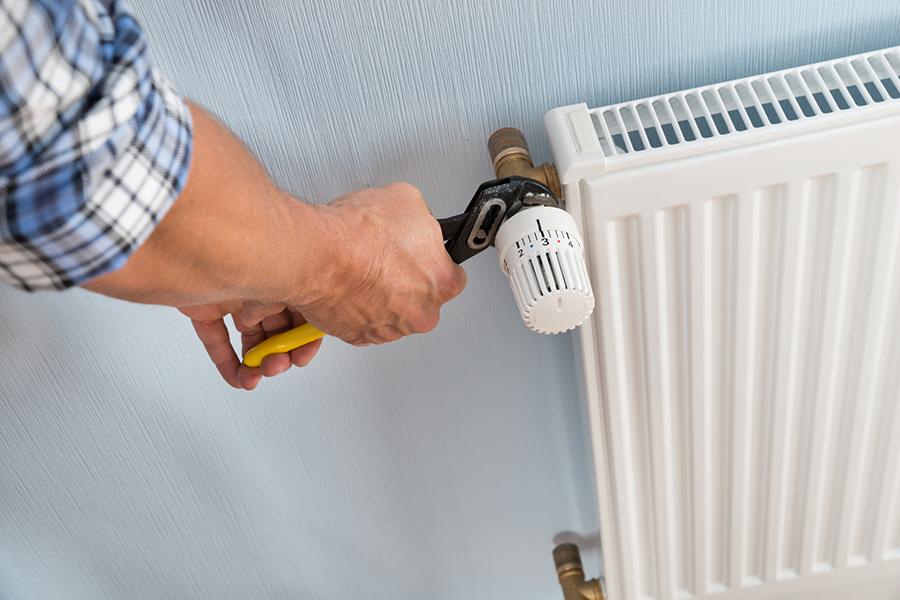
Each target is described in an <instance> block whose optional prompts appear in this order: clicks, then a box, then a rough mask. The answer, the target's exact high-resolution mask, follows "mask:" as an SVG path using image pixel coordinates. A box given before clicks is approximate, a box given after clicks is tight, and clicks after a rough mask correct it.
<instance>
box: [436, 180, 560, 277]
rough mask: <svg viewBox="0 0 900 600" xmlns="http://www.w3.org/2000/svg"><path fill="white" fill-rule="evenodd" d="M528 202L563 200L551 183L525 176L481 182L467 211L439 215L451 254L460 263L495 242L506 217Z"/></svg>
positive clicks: (540, 203)
mask: <svg viewBox="0 0 900 600" xmlns="http://www.w3.org/2000/svg"><path fill="white" fill-rule="evenodd" d="M528 206H552V207H555V208H558V207H559V200H557V198H556V196H554V195H553V192H551V191H550V189H549V188H548V187H547V186H545V185H544V184H542V183H540V182H539V181H535V180H534V179H528V178H525V177H518V176H512V177H504V178H501V179H495V180H493V181H487V182H485V183H483V184H481V185H480V186H479V187H478V190H477V191H476V192H475V196H474V197H473V198H472V200H471V201H470V202H469V206H468V207H467V208H466V211H465V212H464V213H462V214H459V215H456V216H454V217H449V218H447V219H438V222H439V223H440V224H441V233H442V234H443V236H444V242H445V243H444V247H445V248H446V249H447V253H448V254H450V258H452V259H453V262H455V263H456V264H460V263H462V262H463V261H466V260H468V259H470V258H472V257H473V256H475V255H476V254H479V253H480V252H482V251H483V250H484V249H486V248H488V247H489V246H492V245H493V244H494V238H495V237H496V236H497V231H498V230H499V229H500V224H501V223H502V222H503V220H504V219H506V218H509V217H511V216H513V215H514V214H516V213H517V212H519V210H521V209H522V208H524V207H528Z"/></svg>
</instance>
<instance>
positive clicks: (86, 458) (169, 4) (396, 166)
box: [0, 0, 900, 600]
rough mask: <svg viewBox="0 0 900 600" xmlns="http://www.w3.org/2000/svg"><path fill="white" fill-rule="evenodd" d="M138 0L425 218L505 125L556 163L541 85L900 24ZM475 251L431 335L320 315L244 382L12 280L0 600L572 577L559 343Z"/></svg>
mask: <svg viewBox="0 0 900 600" xmlns="http://www.w3.org/2000/svg"><path fill="white" fill-rule="evenodd" d="M135 3H136V4H137V6H136V7H135V8H136V10H137V12H138V13H139V15H140V17H141V20H142V22H143V23H144V25H145V27H146V29H147V30H148V32H149V35H150V38H151V41H152V43H153V47H154V50H155V55H156V57H157V62H158V64H159V65H160V67H161V68H162V69H163V70H164V71H165V72H167V73H168V74H169V75H170V76H171V77H172V78H173V79H174V80H175V82H176V83H177V84H178V85H179V87H180V88H181V90H182V91H183V92H184V93H185V94H186V95H187V96H188V97H190V98H192V99H194V100H196V101H197V102H199V103H201V104H203V105H205V106H207V107H208V108H209V109H211V110H212V111H213V112H215V113H216V114H218V115H219V116H220V117H221V118H222V119H223V120H224V121H225V122H226V123H227V124H228V125H229V126H230V127H232V128H233V129H234V130H235V131H236V132H237V134H238V135H239V136H240V137H241V138H242V139H244V140H245V141H246V142H247V144H248V145H249V146H250V147H251V148H252V149H253V150H254V151H255V152H256V153H257V154H258V155H259V156H260V157H261V159H262V160H263V162H264V163H265V164H266V166H267V168H268V169H269V170H270V172H271V174H272V176H273V177H274V179H275V180H276V181H277V182H278V183H279V184H280V185H282V186H283V187H285V188H286V189H287V190H289V191H291V192H292V193H294V194H297V195H301V196H304V197H306V198H308V199H310V200H311V201H315V202H324V201H327V200H329V199H331V198H333V197H334V196H336V195H338V194H340V193H342V192H346V191H350V190H353V189H357V188H359V187H363V186H367V185H381V184H385V183H388V182H390V181H395V180H405V181H408V182H410V183H413V184H414V185H416V186H418V187H419V188H420V189H421V190H422V191H423V193H424V195H425V198H426V199H427V201H428V203H429V205H430V207H431V209H432V211H433V212H434V214H435V215H439V216H446V215H450V214H452V213H455V212H458V211H459V210H461V209H462V208H463V207H464V205H465V203H466V202H467V201H468V200H469V198H470V196H471V194H472V192H473V191H474V189H475V188H476V187H477V185H478V184H479V183H481V182H482V181H484V180H486V179H489V178H490V175H491V172H490V165H489V163H488V158H487V154H486V151H485V148H484V145H485V141H486V139H487V137H488V135H490V133H491V132H492V131H493V130H494V129H496V128H498V127H501V126H507V125H513V126H517V127H519V128H521V129H523V130H524V131H525V132H526V134H527V135H528V137H529V139H530V141H531V145H532V149H533V150H534V154H535V155H536V156H537V157H538V159H540V160H541V161H543V160H548V159H549V156H548V155H547V145H546V141H545V140H544V139H543V135H542V131H541V118H542V116H543V114H544V113H545V112H546V111H547V110H548V109H550V108H553V107H554V106H559V105H565V104H571V103H576V102H587V103H588V104H589V105H591V106H599V105H603V104H608V103H613V102H618V101H622V100H627V99H634V98H639V97H643V96H647V95H651V94H656V93H662V92H669V91H675V90H677V89H680V88H684V87H691V86H697V85H702V84H708V83H713V82H716V81H720V80H725V79H731V78H735V77H740V76H746V75H751V74H754V73H761V72H765V71H769V70H773V69H779V68H784V67H789V66H794V65H800V64H804V63H808V62H813V61H818V60H824V59H828V58H833V57H838V56H843V55H847V54H851V53H857V52H863V51H867V50H874V49H877V48H881V47H885V46H890V45H896V44H900V4H898V2H897V1H896V0H871V1H868V2H847V1H845V0H827V1H822V0H819V1H816V2H813V1H810V0H804V1H803V2H799V1H795V2H785V1H783V0H766V1H753V2H751V1H745V2H736V1H730V2H729V1H723V0H703V1H699V0H698V1H687V0H682V1H669V2H662V1H660V2H649V1H636V0H605V1H601V2H587V1H581V2H576V1H565V2H531V1H530V2H517V1H514V0H506V1H503V2H500V1H494V2H484V1H482V2H476V1H470V2H453V1H451V2H438V1H434V2H429V3H425V2H421V3H413V2H403V3H397V2H389V1H384V2H371V3H369V2H363V1H361V0H347V1H345V2H342V3H337V2H320V3H314V2H309V1H301V0H280V1H276V0H272V1H265V2H263V1H259V2H251V1H248V0H223V1H212V0H206V1H200V0H145V1H143V2H140V3H138V2H137V0H135ZM398 235H402V232H398ZM466 267H467V270H468V274H469V284H468V288H467V289H466V291H465V292H464V293H463V295H462V296H461V297H460V298H459V299H457V300H456V301H454V302H452V303H451V304H449V305H448V306H447V307H446V308H445V309H444V311H443V313H442V320H441V324H440V326H439V327H438V328H437V329H436V330H435V331H434V332H432V333H430V334H428V335H424V336H416V337H413V338H409V339H405V340H402V341H400V342H397V343H394V344H390V345H387V346H384V347H370V348H365V349H355V348H351V347H349V346H346V345H344V344H342V343H340V342H338V341H335V340H326V343H325V345H324V346H323V348H322V350H321V352H320V353H319V356H318V357H317V358H316V359H315V361H314V362H313V364H312V365H311V366H310V367H308V368H307V369H305V370H302V371H301V370H295V371H294V372H292V373H290V374H288V375H284V376H281V377H279V378H277V379H275V380H271V381H266V382H264V383H263V385H262V386H261V388H260V390H258V391H257V392H255V393H238V392H235V391H232V390H230V389H229V388H227V387H226V386H225V384H224V383H222V382H220V381H219V380H218V377H217V375H216V373H215V370H214V368H213V367H212V365H211V364H209V363H208V362H207V359H206V358H205V355H204V353H203V350H202V348H201V347H200V345H199V343H198V342H197V341H196V340H195V339H193V334H192V332H191V328H190V325H189V323H188V322H187V321H186V319H184V318H183V317H181V316H180V315H178V314H177V313H176V312H175V311H174V310H169V309H163V308H146V307H137V306H132V305H127V304H124V303H119V302H115V301H111V300H108V299H105V298H101V297H97V296H93V295H90V294H88V293H85V292H80V291H74V292H70V293H65V294H58V295H54V294H39V295H34V296H29V295H25V294H22V293H18V292H15V291H13V290H11V289H8V288H0V382H2V383H0V598H12V599H20V598H21V599H28V600H32V599H35V600H38V599H39V600H57V599H59V600H81V599H91V600H105V599H119V598H154V599H156V598H215V599H217V600H228V599H247V598H253V599H264V598H266V599H267V598H272V599H289V598H290V599H293V598H322V599H350V598H376V599H386V600H387V599H390V600H402V599H411V600H419V599H422V598H440V599H444V598H446V599H456V598H467V599H474V600H479V599H488V598H490V599H495V600H514V599H515V600H530V599H535V600H537V599H545V598H558V597H560V596H559V595H558V588H557V584H556V581H555V573H554V569H553V566H552V563H551V559H550V551H551V549H552V547H553V540H554V537H555V536H558V535H559V534H560V533H562V532H566V531H570V532H574V534H576V535H577V536H581V537H583V538H584V539H585V540H586V542H585V543H586V545H587V546H590V545H591V543H592V542H591V540H592V538H593V536H595V535H596V533H597V525H596V519H595V517H594V516H593V514H594V508H593V501H592V500H591V497H592V494H591V489H590V483H589V477H590V475H589V473H590V465H589V464H588V462H587V461H586V460H585V458H584V451H583V448H584V438H583V435H582V428H581V422H580V410H581V409H580V406H579V400H578V397H577V386H576V381H575V368H574V366H573V351H572V347H571V340H570V338H569V337H568V336H565V335H563V336H556V337H544V336H540V335H537V334H533V333H531V332H530V331H529V330H528V329H526V328H525V326H524V325H523V324H522V323H521V320H520V318H519V316H518V314H517V310H516V308H515V304H514V301H513V299H512V294H511V292H510V290H509V289H508V284H507V283H506V280H505V278H504V277H503V276H502V275H501V273H500V271H499V269H498V267H497V264H496V259H495V258H494V256H493V255H490V254H486V255H484V256H480V257H478V258H476V259H474V260H472V261H471V262H470V263H467V264H466ZM586 562H587V566H588V569H589V571H591V572H592V573H593V574H596V572H597V570H598V569H599V566H598V561H597V556H596V553H594V552H589V553H588V556H587V561H586Z"/></svg>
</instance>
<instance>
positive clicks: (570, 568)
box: [553, 544, 603, 600]
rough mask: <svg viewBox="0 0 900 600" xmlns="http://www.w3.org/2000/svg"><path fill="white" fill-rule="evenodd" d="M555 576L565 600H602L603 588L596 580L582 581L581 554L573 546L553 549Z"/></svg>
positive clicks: (565, 545)
mask: <svg viewBox="0 0 900 600" xmlns="http://www.w3.org/2000/svg"><path fill="white" fill-rule="evenodd" d="M553 560H554V561H555V562H556V575H557V576H558V577H559V585H561V586H562V589H563V598H565V600H603V588H602V587H601V586H600V582H599V581H598V580H596V579H591V580H589V581H585V580H584V568H582V566H581V554H579V552H578V546H576V545H575V544H560V545H559V546H557V547H556V548H554V549H553Z"/></svg>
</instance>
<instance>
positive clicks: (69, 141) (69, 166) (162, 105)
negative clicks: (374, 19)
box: [0, 0, 192, 290]
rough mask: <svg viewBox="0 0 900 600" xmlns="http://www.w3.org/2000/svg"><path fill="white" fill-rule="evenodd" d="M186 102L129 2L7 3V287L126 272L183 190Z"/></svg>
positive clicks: (0, 166)
mask: <svg viewBox="0 0 900 600" xmlns="http://www.w3.org/2000/svg"><path fill="white" fill-rule="evenodd" d="M191 133H192V130H191V120H190V113H189V112H188V109H187V106H186V105H185V103H184V100H183V99H182V98H181V97H180V96H179V95H178V93H177V92H176V91H175V89H174V87H173V86H172V84H171V83H169V81H168V80H166V79H165V77H163V75H162V74H161V73H160V72H159V71H157V70H156V69H155V68H154V67H153V64H152V62H151V59H150V54H149V49H148V46H147V39H146V37H145V36H144V34H143V32H142V31H141V30H140V28H139V27H138V24H137V23H136V22H135V20H134V18H133V17H132V15H131V12H130V10H129V8H128V5H127V4H126V3H125V2H124V1H122V0H0V281H4V282H6V283H9V284H12V285H14V286H17V287H19V288H22V289H25V290H41V289H63V288H67V287H70V286H73V285H78V284H81V283H84V282H86V281H88V280H90V279H92V278H94V277H97V276H99V275H102V274H104V273H108V272H110V271H113V270H116V269H118V268H120V267H121V266H123V265H124V264H125V261H126V260H127V259H128V257H129V256H130V254H131V253H132V252H133V251H134V250H135V249H136V248H137V247H138V246H139V245H140V244H141V243H142V242H143V241H144V240H145V239H146V238H147V237H148V236H149V235H150V232H151V231H152V230H153V227H154V226H155V225H156V223H158V222H159V220H160V219H161V218H162V217H163V215H164V214H165V212H166V211H167V210H168V208H169V207H170V206H171V205H172V203H173V202H174V200H175V198H176V197H177V195H178V193H179V192H180V191H181V190H182V189H183V187H184V185H185V183H186V181H187V174H188V166H189V163H190V156H191Z"/></svg>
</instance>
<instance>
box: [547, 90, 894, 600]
mask: <svg viewBox="0 0 900 600" xmlns="http://www.w3.org/2000/svg"><path fill="white" fill-rule="evenodd" d="M604 112H607V113H608V112H609V111H604V109H600V110H599V111H596V112H595V114H597V113H600V114H603V113H604ZM894 112H895V113H896V112H898V111H897V110H896V108H895V109H894ZM594 121H595V127H596V119H595V120H594ZM622 126H623V128H624V129H626V130H627V129H628V125H627V124H626V123H625V122H623V123H622ZM548 134H549V135H550V138H551V144H553V145H554V155H555V157H556V155H557V144H554V143H553V137H554V135H553V133H552V132H550V131H548ZM598 135H601V134H598ZM625 137H629V136H625ZM631 137H632V138H633V137H634V136H631ZM645 139H646V138H645ZM897 140H900V117H898V116H892V115H889V114H884V111H882V114H879V115H878V118H873V119H868V120H866V119H857V120H856V121H855V122H854V123H852V124H838V125H837V126H834V127H830V128H817V129H816V130H815V131H806V132H801V133H799V134H798V135H795V136H792V137H789V138H783V137H780V138H779V139H769V140H755V141H753V142H752V143H747V144H746V145H743V146H742V145H733V146H731V147H728V148H721V149H719V150H718V151H716V152H713V153H700V155H699V156H691V157H689V158H686V157H684V156H681V155H680V156H675V157H673V158H671V159H669V158H666V159H665V160H659V161H658V162H653V161H649V162H643V163H642V164H640V165H639V167H638V166H631V165H623V166H622V167H621V168H617V169H610V168H609V166H610V164H611V163H609V162H606V163H605V165H604V167H603V168H600V169H598V170H599V171H600V172H599V173H598V175H597V176H590V175H589V170H585V169H584V168H583V166H584V164H585V161H584V160H582V159H583V158H584V157H581V158H579V160H581V164H580V165H579V167H578V168H579V169H582V172H581V174H580V175H579V177H577V178H570V179H569V180H568V181H565V183H566V185H565V196H566V201H567V206H568V209H569V210H570V212H572V213H573V214H575V215H576V218H580V219H581V224H582V227H583V230H584V232H585V234H586V235H585V237H586V238H587V240H586V243H587V247H588V253H589V264H590V269H591V276H592V281H593V285H594V290H595V293H597V308H596V311H595V314H594V316H593V317H592V318H591V320H590V321H589V322H588V324H586V325H585V327H584V328H583V330H582V336H581V337H582V350H583V356H584V360H585V376H586V389H587V395H588V402H589V412H590V414H591V431H592V441H593V448H594V454H595V456H594V459H595V465H596V469H597V481H598V494H599V500H600V508H601V525H602V532H601V533H602V537H603V548H604V550H603V554H604V563H605V565H606V585H607V591H608V596H609V598H611V599H612V600H620V599H626V598H627V599H632V598H635V599H636V598H659V599H679V598H702V597H707V596H711V595H716V596H717V597H719V598H727V599H728V600H731V598H735V599H737V598H746V599H751V598H752V599H764V598H777V597H784V596H785V595H787V594H801V593H809V592H812V591H816V590H822V589H831V588H837V587H841V586H846V585H850V584H853V583H857V582H863V581H869V580H873V579H878V578H882V579H883V578H887V577H897V576H900V560H898V559H900V532H898V530H900V524H898V521H900V516H898V512H900V461H898V458H897V457H898V455H900V410H898V398H900V374H898V373H900V319H898V318H897V313H898V312H900V310H898V309H900V289H898V287H900V273H898V270H900V263H898V260H900V256H898V252H900V248H898V244H900V211H898V201H900V143H898V141H897ZM700 141H701V142H702V140H700ZM601 146H602V145H601ZM647 146H648V147H649V146H650V144H649V143H647ZM664 150H665V149H662V150H660V151H659V152H660V154H661V155H662V153H663V151H664ZM606 151H607V150H604V149H603V148H602V147H601V149H600V151H599V152H597V156H602V155H603V154H604V153H605V152H606ZM557 160H559V158H557ZM604 171H605V173H604ZM723 592H725V594H724V595H722V593H723Z"/></svg>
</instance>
